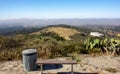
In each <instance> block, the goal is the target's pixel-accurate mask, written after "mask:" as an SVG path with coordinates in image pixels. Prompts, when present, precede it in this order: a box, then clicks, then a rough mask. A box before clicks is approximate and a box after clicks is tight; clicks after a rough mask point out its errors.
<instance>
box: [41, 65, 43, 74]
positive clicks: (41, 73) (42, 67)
mask: <svg viewBox="0 0 120 74" xmlns="http://www.w3.org/2000/svg"><path fill="white" fill-rule="evenodd" d="M42 73H43V66H42V64H41V74H42Z"/></svg>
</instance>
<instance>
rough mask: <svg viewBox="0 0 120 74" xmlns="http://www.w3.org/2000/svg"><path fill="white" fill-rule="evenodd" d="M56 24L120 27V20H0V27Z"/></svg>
mask: <svg viewBox="0 0 120 74" xmlns="http://www.w3.org/2000/svg"><path fill="white" fill-rule="evenodd" d="M55 24H69V25H76V26H80V25H120V18H113V19H102V18H101V19H95V18H93V19H11V20H0V27H4V28H5V27H13V26H24V27H31V26H45V25H55Z"/></svg>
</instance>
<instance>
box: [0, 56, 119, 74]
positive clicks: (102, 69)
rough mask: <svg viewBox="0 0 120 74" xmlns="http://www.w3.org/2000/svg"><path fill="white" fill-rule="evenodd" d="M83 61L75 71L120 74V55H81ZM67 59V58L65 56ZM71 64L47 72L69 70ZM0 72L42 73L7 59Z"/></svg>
mask: <svg viewBox="0 0 120 74" xmlns="http://www.w3.org/2000/svg"><path fill="white" fill-rule="evenodd" d="M79 57H80V58H81V62H80V63H79V64H77V65H74V71H75V72H81V73H89V72H98V73H99V74H120V56H119V57H113V56H95V57H93V56H89V55H81V56H79ZM63 59H65V58H63ZM70 67H71V66H70V65H63V67H62V68H60V69H52V70H45V71H44V72H45V73H56V72H69V71H70V69H71V68H70ZM0 74H40V71H31V72H26V71H24V70H23V64H22V62H21V61H7V62H2V63H0Z"/></svg>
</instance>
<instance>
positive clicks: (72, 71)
mask: <svg viewBox="0 0 120 74" xmlns="http://www.w3.org/2000/svg"><path fill="white" fill-rule="evenodd" d="M71 74H73V64H71Z"/></svg>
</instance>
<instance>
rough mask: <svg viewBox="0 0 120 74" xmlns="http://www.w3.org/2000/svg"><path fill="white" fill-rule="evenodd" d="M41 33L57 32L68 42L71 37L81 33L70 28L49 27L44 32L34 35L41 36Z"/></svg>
mask: <svg viewBox="0 0 120 74" xmlns="http://www.w3.org/2000/svg"><path fill="white" fill-rule="evenodd" d="M41 32H55V33H57V34H58V35H60V36H61V37H63V38H64V39H66V40H71V38H70V36H72V35H75V34H77V33H80V32H78V31H77V30H75V29H70V28H62V27H49V28H47V29H44V30H42V31H39V32H34V33H32V34H40V33H41Z"/></svg>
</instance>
